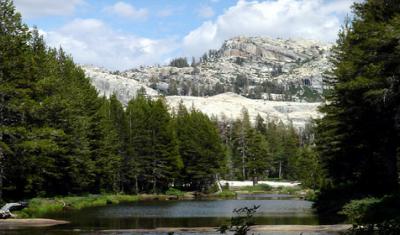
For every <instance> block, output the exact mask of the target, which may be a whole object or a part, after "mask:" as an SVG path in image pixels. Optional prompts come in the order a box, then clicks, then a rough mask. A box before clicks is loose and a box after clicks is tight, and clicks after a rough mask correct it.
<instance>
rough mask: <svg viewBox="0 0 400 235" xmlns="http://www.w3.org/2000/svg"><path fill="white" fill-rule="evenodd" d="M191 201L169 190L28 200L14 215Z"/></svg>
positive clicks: (32, 216) (28, 216) (176, 191)
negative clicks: (139, 202)
mask: <svg viewBox="0 0 400 235" xmlns="http://www.w3.org/2000/svg"><path fill="white" fill-rule="evenodd" d="M173 199H193V195H192V194H191V193H187V192H181V191H179V190H177V189H173V188H171V189H169V190H168V191H167V192H166V194H140V195H125V194H101V195H88V196H70V197H54V198H33V199H31V200H29V204H28V207H27V208H25V209H23V210H22V211H17V212H16V213H15V214H16V215H17V216H18V218H38V217H43V216H44V215H46V214H49V213H54V212H61V211H65V210H79V209H83V208H86V207H95V206H105V205H111V204H119V203H122V202H135V201H146V200H173Z"/></svg>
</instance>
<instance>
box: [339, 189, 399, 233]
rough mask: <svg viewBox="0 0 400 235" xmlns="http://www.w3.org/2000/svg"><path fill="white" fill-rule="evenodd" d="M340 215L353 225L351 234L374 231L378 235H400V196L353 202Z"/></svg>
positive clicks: (369, 198)
mask: <svg viewBox="0 0 400 235" xmlns="http://www.w3.org/2000/svg"><path fill="white" fill-rule="evenodd" d="M340 213H341V214H343V215H345V216H346V217H347V218H348V220H349V222H351V223H352V224H353V229H352V231H351V234H358V233H360V232H371V233H372V232H373V231H375V232H376V234H385V235H390V234H400V200H399V196H385V197H383V198H373V197H368V198H363V199H360V200H353V201H351V202H349V203H347V204H346V205H345V206H344V207H343V209H342V211H341V212H340Z"/></svg>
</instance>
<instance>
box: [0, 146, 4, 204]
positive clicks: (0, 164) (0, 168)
mask: <svg viewBox="0 0 400 235" xmlns="http://www.w3.org/2000/svg"><path fill="white" fill-rule="evenodd" d="M3 164H4V154H3V149H2V147H1V146H0V201H2V200H3V177H4V165H3Z"/></svg>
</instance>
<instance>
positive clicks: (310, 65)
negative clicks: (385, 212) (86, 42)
mask: <svg viewBox="0 0 400 235" xmlns="http://www.w3.org/2000/svg"><path fill="white" fill-rule="evenodd" d="M330 47H331V45H330V44H324V43H320V42H316V41H309V40H284V39H271V38H265V37H235V38H232V39H229V40H227V41H225V42H224V43H223V45H222V46H221V48H220V49H219V50H210V51H209V52H208V53H206V54H205V55H204V56H202V57H201V59H200V61H198V60H197V61H195V62H194V63H192V65H191V66H189V67H179V68H178V67H172V66H147V67H139V68H135V69H130V70H127V71H123V72H109V71H107V70H104V69H99V68H95V67H90V66H84V67H83V68H84V70H85V71H86V75H87V76H88V77H90V79H91V81H92V84H93V85H94V86H95V87H96V88H97V90H98V91H99V94H100V95H106V96H110V95H111V94H112V93H116V95H117V97H118V99H119V100H120V101H122V103H123V104H127V102H128V101H129V100H130V99H131V98H133V97H135V96H136V94H137V92H138V90H139V89H141V88H142V89H144V90H145V91H146V93H147V94H148V95H149V96H158V95H165V96H167V101H168V102H169V103H170V104H171V105H172V106H174V105H175V104H176V102H177V101H178V100H180V99H182V100H183V101H184V103H185V102H186V101H188V102H189V103H190V105H191V104H192V103H193V104H194V105H195V106H196V104H197V103H198V102H199V103H198V104H197V106H199V107H198V108H199V109H200V110H201V111H203V112H205V113H208V114H210V115H218V114H220V113H224V115H225V116H227V117H230V116H232V117H234V118H236V117H237V115H238V114H239V113H240V110H241V108H242V107H243V106H246V105H248V107H250V109H251V108H253V106H254V112H253V111H251V112H250V113H252V115H253V116H254V115H257V112H259V111H257V110H263V111H262V112H261V113H263V115H264V116H274V117H276V119H280V120H285V121H291V122H294V123H295V124H296V126H301V125H304V123H305V122H306V120H308V119H309V118H314V117H316V116H317V115H318V112H317V106H318V104H317V103H315V102H320V101H321V94H322V91H323V82H322V79H323V76H322V74H323V73H324V72H325V71H327V70H328V69H329V68H330V63H329V61H328V57H329V51H330ZM189 63H190V60H189ZM227 92H228V94H229V95H225V96H223V95H222V96H218V94H224V93H227ZM235 94H236V95H237V96H238V97H241V98H235V96H234V95H235ZM216 95H217V96H216ZM201 97H203V98H201ZM205 97H209V98H210V99H207V98H205ZM214 97H217V99H216V100H214V99H215V98H214ZM221 97H225V98H223V99H224V100H226V99H227V98H226V97H228V98H229V99H230V100H231V101H229V107H231V108H230V109H226V107H228V106H226V105H227V103H226V102H221V100H220V99H221ZM245 97H246V98H251V99H245ZM229 99H228V100H229ZM244 99H245V100H244ZM208 101H212V102H215V103H214V105H215V108H211V106H212V104H210V105H211V106H210V105H208V103H209V102H208ZM274 101H285V102H286V103H285V102H279V104H278V103H277V105H275V106H274V105H272V103H269V102H274ZM299 102H301V103H299ZM307 102H314V103H313V104H310V105H307V104H305V103H307ZM202 104H205V105H202ZM244 104H246V105H244ZM267 104H268V105H267ZM296 104H298V105H296ZM303 104H304V105H303ZM219 105H220V106H221V107H218V106H219ZM263 105H266V106H265V107H267V106H268V107H270V108H265V109H264V108H263ZM271 107H275V108H271ZM294 108H295V109H296V110H297V111H293V109H294ZM210 110H212V111H210ZM269 113H270V114H271V115H269ZM273 113H274V114H273Z"/></svg>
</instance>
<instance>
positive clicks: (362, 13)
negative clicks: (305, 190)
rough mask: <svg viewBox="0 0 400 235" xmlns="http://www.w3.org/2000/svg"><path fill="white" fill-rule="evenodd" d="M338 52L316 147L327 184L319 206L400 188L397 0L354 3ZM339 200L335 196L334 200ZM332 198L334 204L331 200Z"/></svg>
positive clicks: (336, 48) (335, 50)
mask: <svg viewBox="0 0 400 235" xmlns="http://www.w3.org/2000/svg"><path fill="white" fill-rule="evenodd" d="M353 8H354V14H355V17H354V19H352V20H351V21H347V23H346V24H345V25H344V27H343V29H342V31H341V32H340V34H339V39H338V41H337V45H336V46H335V47H334V49H333V56H332V58H331V62H332V64H333V70H332V71H331V72H330V73H328V74H327V84H328V85H329V87H330V89H329V91H328V92H327V95H326V99H327V100H328V102H327V103H326V104H325V105H324V107H323V108H322V109H321V111H322V112H323V113H324V114H325V116H324V118H322V119H321V120H320V121H319V122H318V131H317V134H316V140H317V146H318V150H319V154H320V156H321V161H322V164H323V167H324V170H325V172H326V175H327V179H326V180H327V181H328V183H329V184H328V185H330V188H328V187H325V188H324V190H323V191H322V194H321V197H320V202H321V203H320V205H322V204H328V203H327V202H326V200H331V201H332V197H335V200H337V201H338V202H337V203H336V205H339V206H338V207H339V208H340V205H341V204H342V203H345V202H346V201H348V200H351V199H352V198H353V197H360V196H362V195H365V196H366V195H369V196H374V195H375V196H379V195H383V194H390V193H392V192H393V191H396V190H398V188H399V184H398V181H399V178H398V175H399V174H398V148H399V144H398V143H399V139H398V137H399V135H398V134H399V128H398V127H399V125H398V120H399V119H398V117H399V113H400V112H399V103H400V102H399V70H398V61H399V58H400V56H399V53H398V52H399V40H398V35H399V32H400V31H399V29H400V20H399V12H400V5H399V4H398V1H391V0H385V1H380V0H368V1H365V2H363V3H356V4H354V7H353ZM332 195H334V196H332ZM329 198H330V199H329Z"/></svg>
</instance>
